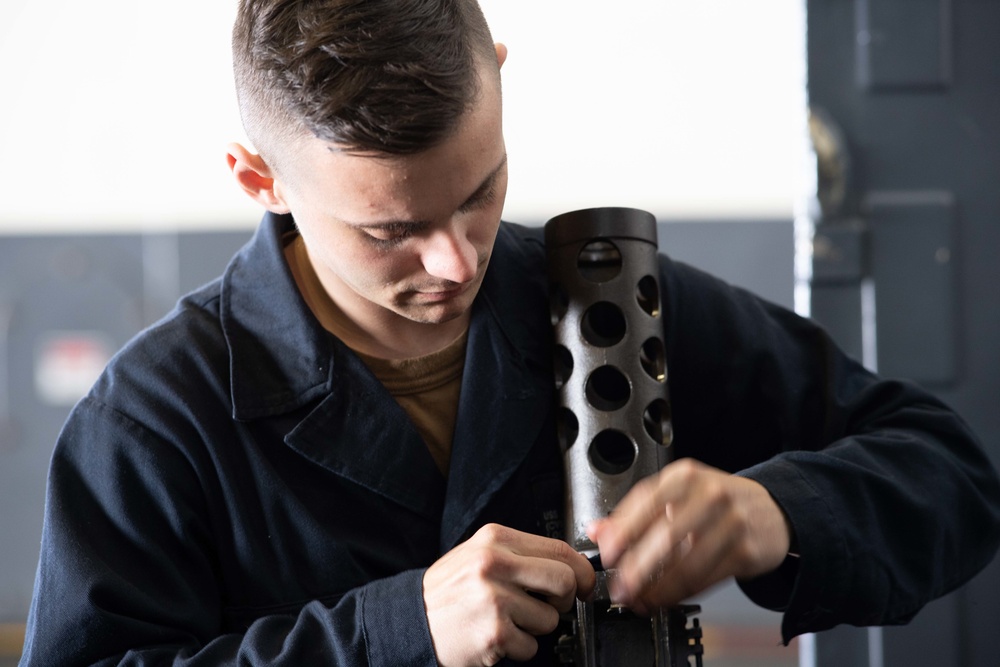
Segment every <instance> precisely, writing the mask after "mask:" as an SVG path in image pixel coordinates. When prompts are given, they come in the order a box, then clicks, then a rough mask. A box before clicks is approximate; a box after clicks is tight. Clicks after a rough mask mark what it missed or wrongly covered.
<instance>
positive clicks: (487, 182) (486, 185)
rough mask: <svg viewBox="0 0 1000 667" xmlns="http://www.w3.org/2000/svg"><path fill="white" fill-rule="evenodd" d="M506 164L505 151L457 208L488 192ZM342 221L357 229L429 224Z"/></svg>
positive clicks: (416, 221) (421, 221)
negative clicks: (495, 164) (497, 162)
mask: <svg viewBox="0 0 1000 667" xmlns="http://www.w3.org/2000/svg"><path fill="white" fill-rule="evenodd" d="M506 165H507V153H506V152H504V154H503V157H502V158H500V162H499V164H497V166H496V167H494V168H493V171H491V172H490V173H489V174H487V175H486V178H484V179H483V182H482V183H480V184H479V187H477V188H476V189H475V191H474V192H473V193H472V194H471V195H469V198H468V199H466V200H465V201H464V202H462V205H461V206H459V207H458V210H460V211H462V210H465V209H467V208H470V207H471V206H472V205H473V204H474V203H475V202H476V200H477V199H481V198H482V197H483V196H485V195H486V193H488V192H489V191H490V189H491V188H492V187H493V182H494V181H496V179H497V176H499V175H500V172H501V171H503V168H504V167H505V166H506ZM344 222H346V224H348V225H350V226H351V227H356V228H358V229H386V228H400V229H401V228H404V227H426V226H428V225H430V221H429V220H380V221H378V222H366V223H357V222H347V221H346V220H345V221H344Z"/></svg>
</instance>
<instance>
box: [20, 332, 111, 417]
mask: <svg viewBox="0 0 1000 667" xmlns="http://www.w3.org/2000/svg"><path fill="white" fill-rule="evenodd" d="M112 354H114V349H113V348H112V345H111V342H110V341H109V340H108V338H107V336H106V335H104V334H102V333H100V332H96V331H58V332H51V333H49V334H48V335H46V336H44V337H42V339H41V340H40V341H39V344H38V346H37V348H36V350H35V391H36V392H37V393H38V397H39V398H40V399H41V400H42V401H44V402H45V403H49V404H50V405H73V404H75V403H76V402H77V401H78V400H80V399H81V398H83V396H84V395H85V394H86V393H87V392H88V391H90V387H91V386H92V385H93V384H94V381H95V380H97V378H98V376H99V375H100V374H101V371H103V370H104V367H105V366H107V364H108V361H110V360H111V355H112Z"/></svg>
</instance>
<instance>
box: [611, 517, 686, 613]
mask: <svg viewBox="0 0 1000 667" xmlns="http://www.w3.org/2000/svg"><path fill="white" fill-rule="evenodd" d="M689 535H690V533H686V532H678V531H676V530H674V525H673V524H672V523H671V522H670V521H668V520H666V519H663V520H660V521H657V522H655V523H653V524H652V525H651V526H650V527H649V529H648V530H647V531H646V533H645V534H644V535H643V536H642V538H641V539H640V540H639V542H637V543H636V544H634V545H633V546H632V548H630V549H629V550H628V551H627V552H626V553H625V554H624V555H623V556H622V558H621V560H620V562H619V564H618V566H617V569H618V574H617V576H616V577H615V578H614V580H613V581H612V587H611V597H612V599H613V600H614V601H615V602H619V603H621V604H625V605H630V604H632V603H633V602H634V601H635V600H636V598H638V597H641V596H642V595H643V594H644V593H645V591H646V590H647V589H648V588H649V587H650V586H651V585H653V584H654V583H655V582H656V581H657V580H658V579H659V578H660V577H661V576H662V574H663V572H664V570H665V569H667V568H669V567H671V566H672V565H673V564H674V562H675V561H676V560H678V559H679V558H681V557H683V555H684V552H685V550H686V549H685V548H688V549H689V548H690V537H689Z"/></svg>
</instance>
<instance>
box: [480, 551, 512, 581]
mask: <svg viewBox="0 0 1000 667" xmlns="http://www.w3.org/2000/svg"><path fill="white" fill-rule="evenodd" d="M504 567H505V565H504V558H503V556H502V555H501V554H500V553H498V552H496V551H494V550H492V549H480V550H479V551H478V552H477V553H476V555H475V558H474V560H473V571H474V572H475V573H476V574H477V575H478V576H479V577H480V578H481V579H491V578H493V577H495V576H496V575H497V574H498V573H500V572H502V571H503V570H504Z"/></svg>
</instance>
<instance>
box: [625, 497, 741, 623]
mask: <svg viewBox="0 0 1000 667" xmlns="http://www.w3.org/2000/svg"><path fill="white" fill-rule="evenodd" d="M739 532H740V529H739V523H738V521H736V520H735V517H734V516H732V515H727V516H726V517H725V518H724V519H723V520H722V521H720V522H719V523H717V524H715V525H714V526H713V529H712V530H710V531H707V532H705V533H703V534H701V535H691V536H690V537H689V538H688V539H686V540H685V541H683V542H682V543H681V546H680V548H679V549H678V557H677V558H675V559H674V560H673V561H672V562H671V563H670V564H669V565H667V566H666V567H664V569H663V571H662V573H661V574H660V576H659V577H658V578H656V579H655V580H654V581H652V582H650V585H649V586H647V587H645V588H643V589H642V590H641V591H639V592H638V593H637V598H636V599H637V600H639V601H641V602H640V604H641V605H642V606H644V607H646V608H649V609H656V608H660V607H666V606H671V605H675V604H679V603H680V602H682V601H684V600H686V599H687V598H690V597H691V596H692V595H696V594H698V593H700V592H702V591H704V590H705V589H707V588H709V587H710V586H712V585H714V584H716V583H718V582H720V581H722V580H724V579H726V578H728V577H729V576H731V575H732V574H733V568H734V566H735V564H736V563H737V562H738V558H737V556H736V554H735V551H734V549H735V547H736V545H737V544H738V543H739Z"/></svg>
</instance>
